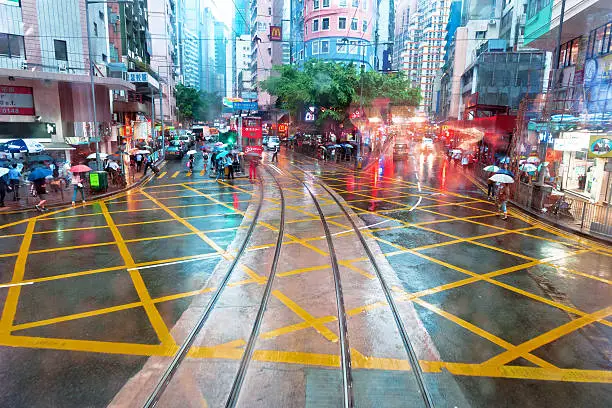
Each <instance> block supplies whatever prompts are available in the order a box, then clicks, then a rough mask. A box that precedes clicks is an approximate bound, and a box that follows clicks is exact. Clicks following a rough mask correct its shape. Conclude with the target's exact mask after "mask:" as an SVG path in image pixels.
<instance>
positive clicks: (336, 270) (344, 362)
mask: <svg viewBox="0 0 612 408" xmlns="http://www.w3.org/2000/svg"><path fill="white" fill-rule="evenodd" d="M290 174H292V175H293V173H290ZM293 177H294V178H296V179H297V180H299V181H300V182H301V183H302V184H303V185H304V187H305V188H306V190H307V191H308V194H309V195H310V197H311V198H312V201H313V202H314V205H315V207H316V208H317V212H318V213H319V218H320V219H321V224H322V225H323V230H324V231H325V239H326V241H327V247H328V248H329V258H330V260H331V266H332V272H333V277H334V288H335V291H336V307H337V309H338V332H339V333H340V366H341V369H342V385H343V388H342V390H343V407H344V408H353V407H354V406H355V398H354V396H353V367H352V363H351V352H350V345H349V339H348V326H347V324H346V320H347V319H346V310H345V308H344V295H343V292H342V283H341V281H340V267H339V266H338V259H337V257H336V250H335V249H334V242H333V239H332V235H331V232H330V230H329V225H328V224H327V220H326V219H325V214H324V213H323V210H322V209H321V206H320V205H319V201H318V200H317V198H316V196H315V195H314V193H313V192H312V190H311V189H310V187H309V186H308V184H306V182H304V181H303V180H301V179H300V178H299V177H296V176H295V175H293Z"/></svg>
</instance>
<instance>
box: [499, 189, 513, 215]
mask: <svg viewBox="0 0 612 408" xmlns="http://www.w3.org/2000/svg"><path fill="white" fill-rule="evenodd" d="M509 195H510V192H509V191H508V185H507V184H502V185H501V187H500V188H499V191H498V192H497V203H498V205H499V213H500V215H501V214H503V217H502V220H507V219H508V199H509V198H510V197H509Z"/></svg>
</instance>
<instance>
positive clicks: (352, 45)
mask: <svg viewBox="0 0 612 408" xmlns="http://www.w3.org/2000/svg"><path fill="white" fill-rule="evenodd" d="M349 54H357V41H351V42H350V46H349Z"/></svg>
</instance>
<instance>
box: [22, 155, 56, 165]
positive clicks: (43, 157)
mask: <svg viewBox="0 0 612 408" xmlns="http://www.w3.org/2000/svg"><path fill="white" fill-rule="evenodd" d="M28 161H29V162H32V163H34V162H45V161H48V162H52V161H53V157H51V156H49V155H46V154H39V155H36V156H30V157H28Z"/></svg>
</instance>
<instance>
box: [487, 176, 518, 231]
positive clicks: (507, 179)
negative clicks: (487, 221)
mask: <svg viewBox="0 0 612 408" xmlns="http://www.w3.org/2000/svg"><path fill="white" fill-rule="evenodd" d="M489 180H491V181H494V182H496V183H501V186H500V187H499V190H498V191H497V204H498V206H499V212H500V214H503V217H502V220H507V219H508V208H507V207H508V199H509V198H510V190H509V189H508V184H512V183H514V179H513V178H512V177H511V176H509V175H508V174H503V173H497V174H495V175H493V177H491V178H489Z"/></svg>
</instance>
